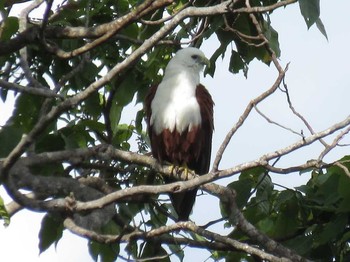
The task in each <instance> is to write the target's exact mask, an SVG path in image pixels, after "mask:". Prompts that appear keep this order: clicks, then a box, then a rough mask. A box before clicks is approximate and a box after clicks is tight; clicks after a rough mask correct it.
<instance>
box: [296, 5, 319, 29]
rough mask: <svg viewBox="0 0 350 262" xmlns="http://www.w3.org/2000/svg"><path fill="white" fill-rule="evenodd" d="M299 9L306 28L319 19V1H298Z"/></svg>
mask: <svg viewBox="0 0 350 262" xmlns="http://www.w3.org/2000/svg"><path fill="white" fill-rule="evenodd" d="M299 7H300V11H301V14H302V16H303V17H304V20H305V22H306V25H307V27H308V28H310V27H311V26H312V25H313V24H314V23H315V22H316V21H317V19H319V17H320V0H299Z"/></svg>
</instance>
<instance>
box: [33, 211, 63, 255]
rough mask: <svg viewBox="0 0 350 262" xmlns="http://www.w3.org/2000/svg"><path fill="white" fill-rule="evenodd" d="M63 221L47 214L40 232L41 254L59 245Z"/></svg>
mask: <svg viewBox="0 0 350 262" xmlns="http://www.w3.org/2000/svg"><path fill="white" fill-rule="evenodd" d="M63 229H64V227H63V221H62V219H60V218H58V217H54V216H53V215H51V214H47V215H45V216H44V217H43V219H42V221H41V228H40V231H39V250H40V253H42V252H44V251H45V250H46V249H48V248H49V247H50V246H51V245H52V244H55V245H57V243H58V241H59V240H60V239H61V237H62V233H63Z"/></svg>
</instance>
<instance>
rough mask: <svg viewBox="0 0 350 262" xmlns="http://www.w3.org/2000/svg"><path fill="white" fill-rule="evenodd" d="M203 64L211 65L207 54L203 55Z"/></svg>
mask: <svg viewBox="0 0 350 262" xmlns="http://www.w3.org/2000/svg"><path fill="white" fill-rule="evenodd" d="M201 64H202V65H203V66H204V65H206V66H207V67H209V66H210V61H209V59H208V58H206V57H205V56H204V57H201Z"/></svg>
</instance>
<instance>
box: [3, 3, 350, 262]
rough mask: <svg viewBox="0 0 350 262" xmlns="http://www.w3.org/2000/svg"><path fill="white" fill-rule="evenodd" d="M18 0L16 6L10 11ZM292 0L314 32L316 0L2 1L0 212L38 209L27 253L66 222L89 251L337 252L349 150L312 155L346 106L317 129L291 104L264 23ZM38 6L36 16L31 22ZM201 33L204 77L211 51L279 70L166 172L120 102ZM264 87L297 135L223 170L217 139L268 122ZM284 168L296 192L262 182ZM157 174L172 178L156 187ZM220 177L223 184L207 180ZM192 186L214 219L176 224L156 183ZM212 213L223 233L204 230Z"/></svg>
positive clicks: (156, 254)
mask: <svg viewBox="0 0 350 262" xmlns="http://www.w3.org/2000/svg"><path fill="white" fill-rule="evenodd" d="M17 4H26V5H23V8H21V12H20V14H19V15H14V14H13V13H12V12H11V10H12V9H13V8H14V6H15V5H17ZM292 4H299V7H300V14H301V16H302V17H303V18H304V20H305V23H306V25H307V27H308V28H310V27H311V26H316V27H317V28H318V29H319V31H320V33H321V34H323V35H324V36H325V37H326V38H327V33H326V29H325V26H324V25H323V23H322V21H321V18H320V1H319V0H299V1H297V0H281V1H280V0H228V1H214V0H213V1H201V0H194V1H173V0H153V1H150V0H145V1H133V0H129V1H127V0H121V1H112V0H103V1H89V0H81V1H73V0H65V1H57V2H56V1H50V0H47V1H44V0H35V1H34V0H33V1H27V0H17V1H16V0H5V1H2V2H1V3H0V15H1V23H0V75H1V77H0V87H1V89H0V97H1V99H2V101H3V102H4V103H6V101H7V100H8V94H9V90H13V91H14V92H15V96H16V101H15V106H14V108H13V111H12V116H11V117H10V118H9V119H8V121H7V122H6V124H5V125H4V126H2V127H1V130H0V183H1V185H2V186H3V187H4V188H5V189H6V191H7V193H8V195H9V196H10V197H11V198H12V199H13V202H11V203H4V201H3V200H2V199H1V197H0V218H1V219H3V220H4V223H5V224H10V223H11V217H12V216H13V215H15V214H16V213H17V212H18V211H20V210H21V209H29V210H32V211H33V212H44V213H45V216H44V218H43V221H42V226H41V230H40V232H39V249H40V252H44V251H45V250H46V249H47V248H48V247H50V246H51V245H53V244H56V243H57V242H58V241H60V239H61V237H62V233H63V231H64V230H69V231H71V232H73V233H75V234H77V235H79V236H81V237H85V238H87V239H89V246H88V248H89V252H90V254H91V256H92V258H93V259H94V260H96V261H97V260H100V261H114V260H116V259H117V258H118V257H124V258H126V259H131V260H150V259H153V260H159V261H170V260H173V257H177V258H178V259H179V260H180V261H181V260H184V259H185V257H186V255H188V254H189V252H190V251H188V252H187V250H191V249H192V248H199V249H206V250H208V251H209V252H210V253H211V257H212V259H213V260H220V259H222V260H226V261H263V260H267V261H282V260H283V261H308V260H324V261H325V260H327V261H332V260H337V261H348V260H349V259H350V258H349V257H350V249H349V238H350V236H349V212H350V206H349V204H348V203H349V201H350V191H349V190H348V188H349V186H350V180H349V177H350V171H349V168H350V162H349V161H350V157H349V156H344V157H343V158H341V159H339V160H338V161H335V162H332V163H326V162H325V161H324V157H325V155H326V154H328V153H329V152H330V151H331V150H333V149H334V148H335V147H337V146H338V144H339V143H340V141H341V139H342V138H343V137H344V136H345V135H346V134H347V133H348V132H349V131H350V117H348V118H345V119H344V120H342V121H340V122H338V123H334V124H333V125H332V126H329V127H328V128H327V129H325V130H323V131H318V132H316V131H314V130H313V128H312V127H311V126H310V124H309V123H308V122H307V120H306V119H305V118H304V117H303V116H302V115H301V114H300V113H299V112H297V111H296V109H295V108H294V107H293V104H292V101H291V99H290V97H289V90H288V87H287V85H286V84H285V82H284V77H285V76H286V74H287V70H288V65H281V64H280V62H279V59H278V58H279V56H280V53H281V49H283V46H280V45H279V41H278V32H277V31H276V30H275V29H274V28H273V24H272V23H271V20H270V15H271V14H272V13H273V12H274V10H276V9H278V8H285V12H287V11H288V7H289V5H292ZM38 7H41V8H42V10H43V11H42V12H41V19H34V18H33V17H32V16H31V14H32V13H33V12H34V10H35V9H36V8H38ZM211 38H217V40H218V43H219V45H218V46H216V47H215V49H216V50H215V52H214V53H213V55H212V56H211V57H210V66H209V67H208V68H206V70H205V74H209V75H211V76H212V77H214V79H215V74H216V71H217V67H218V65H219V64H220V59H221V58H222V57H224V56H229V57H230V59H229V60H230V62H229V67H228V68H227V69H226V70H228V71H230V72H231V73H233V74H243V75H245V76H246V77H248V71H249V65H250V63H251V62H252V61H254V60H257V61H260V62H262V63H264V64H266V65H267V66H270V68H271V70H276V71H277V72H278V76H277V77H276V79H274V80H273V81H272V83H271V86H270V87H268V88H267V89H266V90H265V91H264V92H262V93H261V94H260V95H259V96H257V97H254V98H252V99H251V101H250V102H249V103H248V104H247V106H246V109H245V111H244V112H243V114H242V115H241V116H240V117H239V118H238V119H237V122H236V123H235V124H234V125H233V126H232V129H231V130H230V131H229V132H228V134H227V135H226V137H225V138H223V143H222V145H221V147H220V148H219V150H218V152H213V156H214V158H213V164H212V167H211V171H210V172H209V173H208V174H206V175H203V176H196V175H194V174H191V173H190V174H187V172H185V171H183V170H182V169H176V171H177V172H176V174H174V172H172V171H173V168H171V167H170V166H169V165H167V164H165V163H159V162H157V161H156V160H155V159H154V158H152V157H151V155H150V153H149V151H150V150H149V141H148V137H147V133H146V132H145V126H144V125H145V124H144V121H143V119H144V115H145V114H144V111H143V109H140V110H139V111H138V112H135V116H134V118H133V121H132V122H131V123H124V122H123V121H122V120H121V119H122V115H123V113H124V110H125V108H126V107H127V106H128V105H130V103H132V102H133V101H134V102H136V103H137V104H142V103H143V101H144V98H145V94H146V93H147V91H148V88H149V87H150V86H151V85H152V84H154V83H157V82H159V81H160V80H161V78H162V74H163V69H164V68H165V66H166V65H167V63H168V61H169V60H170V59H171V57H172V56H173V54H174V53H175V52H176V51H177V50H178V49H180V48H181V47H184V46H188V45H191V46H195V47H198V48H200V47H201V45H202V44H203V43H204V42H205V41H207V40H208V39H211ZM277 90H280V91H282V92H283V94H284V95H285V96H286V97H287V99H286V103H287V104H288V106H289V107H290V109H291V111H292V112H293V114H294V115H295V116H296V117H298V118H300V120H301V121H302V122H303V123H304V125H305V127H306V129H307V131H308V132H307V133H303V132H295V133H296V135H297V136H298V141H296V142H295V143H293V144H290V145H288V146H286V147H283V148H282V147H281V148H280V149H279V150H276V151H273V152H270V153H268V152H267V153H266V154H264V155H262V156H261V157H260V158H258V159H255V160H253V161H250V162H246V163H240V164H238V165H232V166H231V167H230V168H226V169H223V168H222V167H221V166H220V164H221V159H222V156H223V154H224V152H225V150H226V147H227V146H228V144H229V143H230V140H231V138H232V137H234V135H235V134H236V132H237V131H238V130H239V129H240V128H241V127H242V126H244V124H245V123H246V120H247V119H249V117H250V116H251V113H252V112H253V111H256V112H258V113H259V114H260V115H261V116H262V117H263V118H265V119H267V120H268V121H270V122H272V120H271V119H269V118H268V117H267V116H265V115H264V114H263V113H262V112H260V111H259V109H258V108H257V105H258V104H259V103H260V102H262V101H265V100H267V98H268V97H270V96H271V95H272V94H273V93H275V92H277ZM275 124H278V123H275ZM282 128H286V127H283V126H282ZM286 129H287V128H286ZM293 132H294V131H293ZM334 133H336V136H335V137H332V140H331V142H326V141H325V140H324V138H326V137H330V135H331V134H334ZM313 143H320V144H321V145H323V149H322V151H320V154H319V157H318V159H305V162H304V163H303V164H301V165H298V166H289V167H279V166H278V161H279V159H280V158H281V157H286V158H288V156H289V154H290V153H291V152H294V151H297V150H300V149H302V148H305V147H308V146H309V145H311V144H313ZM132 145H136V148H137V149H136V150H131V149H132ZM294 172H308V173H310V174H311V178H310V180H309V181H308V182H307V183H306V184H305V185H302V186H300V187H297V188H295V189H290V188H287V187H286V188H282V189H281V188H277V187H275V184H274V182H273V180H272V178H271V175H272V174H274V173H278V174H286V175H288V174H291V173H294ZM166 176H176V177H177V178H178V179H179V182H175V183H171V184H164V177H166ZM228 177H230V178H232V182H230V183H228V184H227V185H225V186H223V185H221V184H219V183H218V181H219V180H220V179H222V178H228ZM197 186H199V187H200V189H201V190H202V191H203V192H205V194H207V195H209V196H210V197H212V198H218V199H219V201H220V210H221V212H220V213H218V214H217V220H214V221H207V224H205V225H198V224H197V223H196V221H186V222H176V220H175V217H176V216H175V213H174V212H175V211H174V210H173V208H172V207H171V204H170V202H169V201H168V197H167V195H166V193H169V192H174V191H177V192H178V191H185V190H189V189H191V188H194V187H197ZM21 189H25V190H27V191H26V192H28V191H29V193H23V191H21ZM198 197H200V196H198ZM16 215H17V214H16ZM18 215H20V213H19V214H18ZM217 223H223V224H224V226H225V228H226V230H229V232H230V233H229V234H226V233H225V234H223V233H221V232H215V231H214V230H212V226H213V225H215V224H217ZM121 247H123V248H121ZM0 254H1V251H0Z"/></svg>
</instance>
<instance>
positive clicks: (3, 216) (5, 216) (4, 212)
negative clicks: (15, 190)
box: [0, 196, 10, 226]
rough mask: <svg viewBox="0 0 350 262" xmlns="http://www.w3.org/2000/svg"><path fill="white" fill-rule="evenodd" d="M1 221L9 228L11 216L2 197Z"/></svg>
mask: <svg viewBox="0 0 350 262" xmlns="http://www.w3.org/2000/svg"><path fill="white" fill-rule="evenodd" d="M0 219H2V220H4V226H8V225H9V224H10V216H9V214H8V213H7V210H6V208H5V203H4V200H3V199H2V197H1V196H0Z"/></svg>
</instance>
